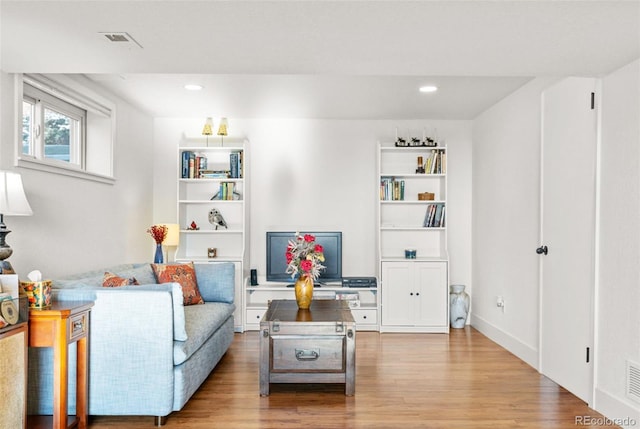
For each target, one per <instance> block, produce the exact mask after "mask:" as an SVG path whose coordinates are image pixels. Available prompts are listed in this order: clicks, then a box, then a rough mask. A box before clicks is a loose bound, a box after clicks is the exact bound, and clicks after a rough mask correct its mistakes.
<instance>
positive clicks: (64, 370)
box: [27, 301, 93, 429]
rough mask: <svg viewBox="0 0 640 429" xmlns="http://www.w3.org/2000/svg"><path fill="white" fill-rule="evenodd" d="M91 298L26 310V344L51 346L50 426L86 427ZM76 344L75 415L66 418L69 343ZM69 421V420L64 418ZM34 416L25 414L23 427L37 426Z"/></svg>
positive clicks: (64, 427) (61, 427)
mask: <svg viewBox="0 0 640 429" xmlns="http://www.w3.org/2000/svg"><path fill="white" fill-rule="evenodd" d="M91 307H93V302H92V301H73V302H72V301H69V302H54V303H53V304H52V305H51V307H49V308H46V309H42V310H40V309H29V346H30V347H53V425H52V426H50V425H47V426H48V427H53V428H54V429H67V428H69V427H77V428H79V429H85V428H86V427H87V410H88V404H87V402H88V395H87V384H88V383H87V382H88V351H89V347H88V344H87V343H88V339H89V312H90V311H91ZM74 342H75V343H77V346H76V347H77V349H76V350H77V356H76V359H77V374H76V416H75V418H74V419H72V420H71V419H68V404H67V397H68V380H69V379H68V363H69V362H68V361H69V359H68V354H69V344H72V343H74ZM68 420H71V421H68ZM41 423H42V422H41V421H40V419H39V418H38V417H37V416H28V417H27V427H34V426H37V425H40V424H41Z"/></svg>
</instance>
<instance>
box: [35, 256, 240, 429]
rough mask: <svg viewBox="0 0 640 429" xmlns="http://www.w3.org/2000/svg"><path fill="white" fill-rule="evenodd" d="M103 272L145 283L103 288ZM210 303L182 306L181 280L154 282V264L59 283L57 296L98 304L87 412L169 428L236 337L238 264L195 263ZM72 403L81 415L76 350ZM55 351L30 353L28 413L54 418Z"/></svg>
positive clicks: (202, 290) (91, 342)
mask: <svg viewBox="0 0 640 429" xmlns="http://www.w3.org/2000/svg"><path fill="white" fill-rule="evenodd" d="M105 272H111V273H115V274H117V275H118V276H120V277H125V278H131V277H135V278H136V279H137V280H138V282H139V283H140V285H136V286H122V287H117V288H107V287H102V281H103V276H104V273H105ZM195 272H196V279H197V283H198V288H199V290H200V294H201V295H202V297H203V299H204V301H205V304H200V305H189V306H184V305H183V297H182V289H181V286H180V285H179V284H178V283H165V284H155V283H156V279H155V275H154V273H153V270H152V268H151V265H150V264H126V265H119V266H115V267H109V268H105V269H103V270H98V271H93V272H89V273H84V274H80V275H75V276H73V277H69V278H67V279H64V280H54V281H53V294H54V295H53V299H54V300H61V301H68V300H71V301H73V300H83V299H90V300H93V301H95V305H94V307H93V309H92V311H91V317H90V338H89V414H90V415H149V416H155V417H156V418H157V424H159V425H160V424H162V423H164V420H165V418H166V416H168V415H169V414H170V413H171V412H172V411H178V410H180V409H182V407H183V406H184V405H185V404H186V402H187V401H188V400H189V398H190V397H191V396H192V395H193V393H194V392H195V391H196V390H197V389H198V387H199V386H200V385H201V384H202V382H203V381H204V380H205V379H206V378H207V377H208V376H209V374H210V373H211V371H212V370H213V368H214V367H215V366H216V365H217V363H218V362H219V361H220V359H221V358H222V356H223V355H224V354H225V352H226V351H227V349H228V348H229V346H230V345H231V342H232V340H233V335H234V334H233V325H234V323H233V322H234V321H233V311H234V309H235V305H234V304H233V298H234V287H235V286H234V285H235V279H234V275H235V274H234V273H235V271H234V265H233V264H232V263H224V262H222V263H207V264H195ZM71 348H72V349H70V360H69V366H70V369H69V371H70V372H69V374H70V376H69V383H70V385H69V392H70V398H69V405H70V413H71V414H73V413H74V412H75V377H74V376H73V374H75V345H72V346H71ZM52 360H53V356H52V351H51V349H47V348H30V349H29V383H28V395H29V396H28V413H29V414H44V415H47V414H49V415H50V414H52V403H53V400H52V390H53V387H52V386H53V375H52V368H51V366H52V365H51V362H52Z"/></svg>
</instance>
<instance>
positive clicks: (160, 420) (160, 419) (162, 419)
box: [153, 416, 169, 427]
mask: <svg viewBox="0 0 640 429" xmlns="http://www.w3.org/2000/svg"><path fill="white" fill-rule="evenodd" d="M167 417H169V416H155V417H154V418H153V419H154V425H155V426H158V427H160V426H164V425H165V424H166V423H167Z"/></svg>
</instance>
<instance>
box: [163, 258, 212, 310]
mask: <svg viewBox="0 0 640 429" xmlns="http://www.w3.org/2000/svg"><path fill="white" fill-rule="evenodd" d="M151 268H153V272H154V273H155V275H156V280H157V281H158V283H170V282H176V283H180V286H182V298H183V300H184V305H194V304H204V299H202V296H201V295H200V290H199V289H198V282H197V280H196V271H195V269H194V268H193V262H189V263H188V264H175V265H167V264H151Z"/></svg>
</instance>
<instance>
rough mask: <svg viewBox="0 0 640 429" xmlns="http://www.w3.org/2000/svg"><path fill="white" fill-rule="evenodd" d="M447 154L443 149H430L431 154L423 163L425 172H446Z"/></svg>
mask: <svg viewBox="0 0 640 429" xmlns="http://www.w3.org/2000/svg"><path fill="white" fill-rule="evenodd" d="M446 161H447V154H446V153H445V151H444V149H431V154H430V155H429V156H428V157H427V160H426V162H425V163H424V171H425V173H427V174H444V173H446V172H447V167H446V166H447V163H446Z"/></svg>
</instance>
